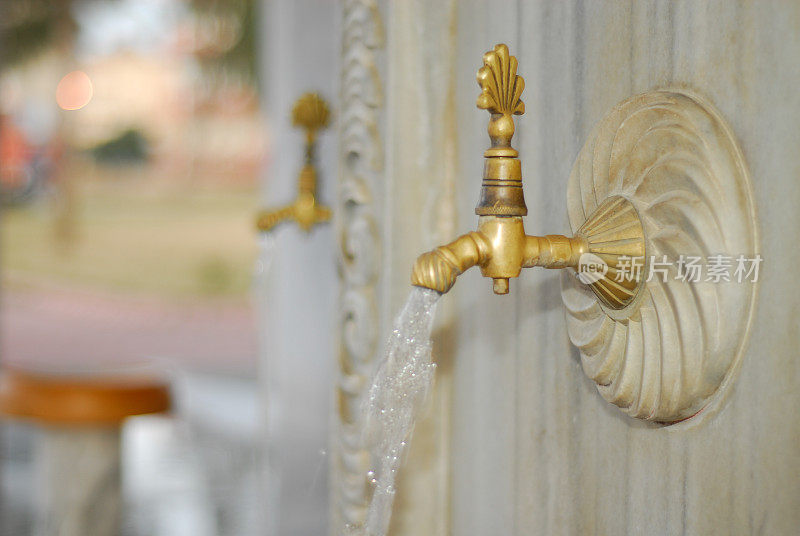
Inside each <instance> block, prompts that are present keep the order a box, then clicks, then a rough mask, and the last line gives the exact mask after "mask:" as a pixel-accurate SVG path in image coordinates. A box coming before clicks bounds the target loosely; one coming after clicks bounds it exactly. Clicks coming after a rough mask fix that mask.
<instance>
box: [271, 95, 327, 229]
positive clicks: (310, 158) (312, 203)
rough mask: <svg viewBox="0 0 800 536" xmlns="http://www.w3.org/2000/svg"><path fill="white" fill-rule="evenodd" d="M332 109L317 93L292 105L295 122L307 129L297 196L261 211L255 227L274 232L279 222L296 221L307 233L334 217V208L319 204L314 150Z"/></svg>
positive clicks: (296, 124) (305, 96) (293, 122)
mask: <svg viewBox="0 0 800 536" xmlns="http://www.w3.org/2000/svg"><path fill="white" fill-rule="evenodd" d="M329 119H330V111H329V110H328V105H327V103H326V102H325V101H324V100H323V99H322V98H321V97H320V96H319V95H317V94H316V93H306V94H304V95H302V96H301V97H300V98H299V99H298V100H297V102H295V105H294V108H292V124H293V125H294V126H296V127H300V128H303V129H304V130H305V131H306V149H305V159H304V163H303V167H302V169H301V170H300V174H299V176H298V178H297V182H298V194H297V199H295V200H294V202H293V203H291V204H290V205H287V206H284V207H281V208H279V209H275V210H269V211H264V212H261V213H260V214H259V215H258V219H257V221H256V226H257V227H258V230H259V231H271V230H272V229H274V228H275V227H276V226H277V225H279V224H280V223H283V222H286V221H291V220H294V221H296V222H297V225H298V226H300V228H301V229H302V230H304V231H306V232H308V231H310V230H311V228H312V227H313V226H314V225H316V224H318V223H323V222H326V221H328V220H330V219H331V210H330V209H329V208H328V207H326V206H323V205H319V204H317V197H316V195H317V169H316V167H315V150H316V141H317V131H319V130H322V129H323V128H325V127H327V126H328V122H329Z"/></svg>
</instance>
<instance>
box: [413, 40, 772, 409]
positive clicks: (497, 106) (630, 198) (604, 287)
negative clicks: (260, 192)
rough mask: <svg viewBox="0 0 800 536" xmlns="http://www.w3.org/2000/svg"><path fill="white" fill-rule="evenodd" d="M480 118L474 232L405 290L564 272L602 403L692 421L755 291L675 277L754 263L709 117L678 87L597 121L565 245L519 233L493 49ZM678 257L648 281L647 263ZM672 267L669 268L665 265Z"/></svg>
mask: <svg viewBox="0 0 800 536" xmlns="http://www.w3.org/2000/svg"><path fill="white" fill-rule="evenodd" d="M477 78H478V84H479V86H480V87H481V93H480V95H479V96H478V101H477V105H478V108H481V109H485V110H487V111H488V112H489V113H490V114H491V118H490V120H489V127H488V132H489V138H490V140H491V147H490V148H489V149H488V150H487V151H486V152H485V153H484V157H485V164H484V173H483V183H482V187H481V196H480V201H479V202H478V206H477V207H476V209H475V213H476V214H477V215H478V216H479V218H478V228H477V230H476V231H474V232H471V233H468V234H465V235H463V236H461V237H459V238H458V239H456V240H455V241H453V242H451V243H450V244H447V245H444V246H440V247H438V248H436V249H434V250H432V251H430V252H427V253H424V254H422V255H420V257H419V258H417V260H416V262H415V263H414V267H413V271H412V278H411V282H412V284H413V285H415V286H419V287H425V288H429V289H433V290H436V291H438V292H441V293H445V292H447V291H448V290H450V288H451V287H452V286H453V285H454V284H455V281H456V278H457V277H458V276H459V275H460V274H461V273H462V272H464V271H465V270H467V269H469V268H471V267H472V266H478V267H479V268H480V270H481V273H482V274H483V275H484V276H485V277H490V278H492V279H493V281H494V285H493V286H494V292H495V293H497V294H506V293H508V290H509V286H508V285H509V279H510V278H515V277H518V276H519V274H520V272H521V270H522V268H528V267H534V266H541V267H544V268H569V269H570V270H567V272H566V273H565V275H564V277H563V281H564V283H563V297H564V304H565V306H566V309H567V325H568V332H569V336H570V339H571V341H572V342H573V344H574V345H575V346H577V347H578V348H579V349H580V352H581V357H582V364H583V369H584V372H585V373H586V374H587V375H588V376H589V377H590V378H592V380H594V381H595V382H596V383H597V388H598V390H599V392H600V394H601V395H602V396H603V397H604V398H605V399H606V400H608V401H609V402H611V403H613V404H615V405H616V406H618V407H619V408H620V409H622V410H623V411H625V412H626V413H628V414H629V415H631V416H633V417H636V418H640V419H645V420H650V421H657V422H663V423H673V422H677V421H681V420H683V419H686V418H688V417H691V416H693V415H694V414H696V413H697V412H699V411H701V410H702V409H703V408H705V407H706V406H707V405H708V404H709V403H710V402H711V401H712V400H713V399H714V397H715V395H716V394H717V393H718V392H720V391H722V387H724V386H725V385H727V384H728V383H730V381H731V379H732V378H733V377H734V375H735V373H736V370H737V369H738V364H739V361H740V358H741V355H742V349H743V347H744V344H745V342H746V338H747V332H748V330H749V324H750V320H751V317H752V310H753V306H754V301H755V292H756V285H755V283H754V282H752V283H751V282H742V283H735V282H731V281H725V282H722V284H717V285H714V284H712V283H711V282H710V281H705V280H702V281H687V280H686V279H685V278H684V279H683V280H681V279H680V277H679V276H680V274H679V273H678V271H679V267H680V264H679V260H680V259H683V258H684V257H686V256H690V255H691V256H698V257H702V258H703V259H706V258H707V257H709V256H712V255H716V254H721V253H728V254H730V255H736V254H747V255H755V254H757V249H758V247H757V240H756V235H757V233H756V231H755V210H754V205H753V199H752V191H751V186H750V182H749V178H748V176H747V172H746V168H745V165H744V161H743V158H742V155H741V151H740V150H739V148H738V146H737V144H736V142H735V140H734V138H733V136H732V134H731V131H730V128H729V127H728V126H727V125H726V124H725V122H724V121H723V120H722V118H721V116H720V115H719V113H718V112H716V110H714V108H713V107H712V106H711V105H710V104H709V103H707V102H706V101H704V100H703V99H701V98H699V97H697V96H696V95H693V94H691V93H689V92H686V91H684V90H666V91H653V92H650V93H646V94H643V95H638V96H636V97H633V98H631V99H628V100H627V101H625V102H623V103H621V104H619V105H618V106H617V107H616V108H614V109H613V110H612V111H611V112H610V113H609V114H608V116H606V118H605V119H603V121H601V123H600V124H599V125H598V127H597V128H596V129H595V131H594V132H593V133H592V135H591V136H590V138H589V140H588V141H587V143H586V146H585V147H584V148H583V150H582V151H581V153H580V155H579V156H578V159H577V161H576V163H575V166H574V169H573V171H572V174H571V176H570V179H569V185H568V195H567V206H568V212H569V218H570V224H571V226H572V228H573V231H574V235H573V236H572V237H567V236H562V235H545V236H529V235H527V234H526V233H525V229H524V224H523V220H522V217H523V216H525V215H526V214H527V208H526V205H525V199H524V195H523V187H522V167H521V162H520V160H519V159H518V158H517V157H518V152H517V151H516V150H515V149H514V148H512V147H511V139H512V137H513V135H514V130H515V127H514V119H513V116H514V115H522V114H523V113H524V112H525V105H524V103H523V102H522V100H521V95H522V91H523V89H524V87H525V83H524V80H523V79H522V77H521V76H519V75H517V59H516V58H515V57H514V56H511V55H510V54H509V51H508V48H507V47H506V46H505V45H502V44H500V45H497V46H495V47H494V50H492V51H490V52H487V53H486V54H485V55H484V57H483V67H481V69H480V70H479V71H478V77H477ZM655 257H658V258H661V257H664V258H665V259H666V258H667V257H669V258H671V259H672V260H674V261H678V264H676V265H673V268H672V269H671V270H669V269H667V270H666V271H665V272H664V275H665V276H669V277H672V279H671V280H670V281H669V282H664V281H662V280H653V279H652V278H650V277H649V276H650V274H649V272H650V269H651V267H652V266H651V259H653V258H655ZM676 266H677V267H676Z"/></svg>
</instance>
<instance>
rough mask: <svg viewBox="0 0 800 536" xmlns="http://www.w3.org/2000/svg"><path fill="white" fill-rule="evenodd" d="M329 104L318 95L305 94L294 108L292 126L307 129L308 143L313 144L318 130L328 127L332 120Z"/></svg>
mask: <svg viewBox="0 0 800 536" xmlns="http://www.w3.org/2000/svg"><path fill="white" fill-rule="evenodd" d="M330 115H331V114H330V110H329V109H328V103H326V102H325V100H324V99H323V98H322V97H320V96H319V95H318V94H316V93H304V94H303V95H301V96H300V98H299V99H297V101H296V102H295V103H294V107H293V108H292V124H293V125H294V126H296V127H300V128H303V129H305V131H306V136H307V143H308V144H309V145H311V144H313V143H314V141H315V139H316V135H317V130H320V129H323V128H325V127H327V126H328V121H329V120H330Z"/></svg>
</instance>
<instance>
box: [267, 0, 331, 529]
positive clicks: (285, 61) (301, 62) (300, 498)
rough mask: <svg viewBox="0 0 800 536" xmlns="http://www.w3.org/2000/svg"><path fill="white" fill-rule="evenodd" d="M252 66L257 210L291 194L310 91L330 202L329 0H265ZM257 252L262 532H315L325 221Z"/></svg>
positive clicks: (325, 362)
mask: <svg viewBox="0 0 800 536" xmlns="http://www.w3.org/2000/svg"><path fill="white" fill-rule="evenodd" d="M263 7H264V9H263V15H262V16H263V24H262V31H261V33H260V35H261V36H262V51H263V54H262V58H263V61H262V65H261V69H262V71H261V73H262V76H261V80H262V84H263V94H264V102H263V108H264V110H265V112H266V124H267V125H268V129H269V132H268V135H269V141H270V150H271V153H270V155H269V161H268V166H267V169H266V170H265V173H264V185H265V187H264V196H263V203H264V206H265V207H277V206H279V205H283V204H286V203H288V202H290V201H292V200H294V198H295V196H296V194H297V173H298V172H299V170H300V167H301V166H302V163H303V144H304V141H305V138H304V135H303V133H302V132H301V131H299V130H297V129H295V128H294V127H292V125H291V110H292V106H293V105H294V102H295V100H296V99H297V98H298V97H299V96H300V95H301V94H302V93H305V92H307V91H316V92H318V93H320V94H321V95H322V96H323V97H324V98H325V99H326V100H327V101H328V102H329V103H330V106H331V111H332V120H333V124H332V125H331V126H330V127H329V128H328V130H326V131H323V132H322V133H321V135H320V137H319V140H318V148H317V151H318V153H317V163H318V168H319V171H320V172H319V180H320V184H319V185H318V196H319V199H320V200H321V201H322V202H324V203H325V204H328V205H330V204H332V203H333V192H334V189H335V188H334V181H335V175H336V172H335V169H336V157H335V155H336V146H337V142H336V127H335V122H336V121H337V109H336V104H335V103H336V97H337V94H338V57H339V55H338V32H337V28H338V20H339V19H338V16H339V9H338V6H337V5H336V4H335V3H333V2H328V1H325V0H300V1H294V0H285V1H284V0H274V1H270V2H266V3H265V5H264V6H263ZM272 234H273V235H274V237H273V239H274V244H272V245H271V246H269V247H267V246H265V247H264V248H263V250H262V255H261V263H262V264H261V268H260V269H261V270H262V272H263V273H262V275H261V276H260V277H261V284H260V285H259V287H260V289H261V290H260V295H259V297H258V301H259V303H260V309H261V311H262V316H261V318H262V321H261V326H262V328H263V338H262V345H261V347H262V356H261V374H260V377H261V384H262V393H263V395H264V398H263V400H264V408H265V422H266V425H267V450H268V455H269V456H268V458H269V464H268V466H267V468H266V474H265V477H264V482H265V485H266V486H267V490H268V500H267V504H266V505H264V506H265V507H267V511H266V516H267V524H268V527H269V531H270V532H268V533H269V534H280V535H293V534H294V535H307V534H324V533H325V532H326V530H327V526H328V523H327V514H328V507H327V503H328V491H327V483H328V482H327V464H328V458H327V456H328V440H329V433H330V428H329V422H330V412H331V404H332V397H333V386H332V384H331V377H332V375H333V369H334V357H333V356H334V332H333V322H334V318H335V315H336V312H335V310H336V304H335V296H336V294H335V292H336V285H337V283H336V275H335V274H336V271H335V253H334V246H333V241H334V235H333V231H332V229H331V225H330V224H328V225H323V226H318V227H315V228H314V229H312V231H311V232H310V233H309V234H305V233H303V232H302V231H300V230H299V228H298V227H297V226H296V225H294V224H286V225H284V226H281V227H279V228H278V229H277V231H275V232H274V233H272Z"/></svg>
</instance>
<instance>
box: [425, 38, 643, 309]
mask: <svg viewBox="0 0 800 536" xmlns="http://www.w3.org/2000/svg"><path fill="white" fill-rule="evenodd" d="M477 78H478V85H479V86H480V87H481V93H480V95H479V96H478V102H477V105H478V108H481V109H484V110H487V111H488V112H489V113H490V114H491V119H490V120H489V127H488V131H489V138H490V139H491V144H492V145H491V147H490V148H489V149H487V150H486V152H485V153H484V154H483V156H484V157H485V159H486V160H485V163H484V169H483V184H482V187H481V197H480V201H479V202H478V206H477V207H476V208H475V213H476V214H477V215H478V216H479V218H478V229H477V231H474V232H471V233H468V234H465V235H462V236H460V237H459V238H457V239H456V240H455V241H454V242H451V243H449V244H447V245H444V246H440V247H438V248H436V249H434V250H433V251H429V252H427V253H423V254H422V255H420V256H419V257H418V258H417V260H416V262H415V263H414V268H413V272H412V276H411V283H412V284H413V285H415V286H418V287H425V288H429V289H433V290H436V291H438V292H441V293H445V292H447V291H448V290H450V288H451V287H452V286H453V285H454V284H455V281H456V278H457V277H458V276H459V275H460V274H461V273H463V272H464V271H465V270H467V269H469V268H471V267H472V266H479V267H480V270H481V273H482V274H483V275H484V277H491V278H492V279H493V280H494V285H493V287H494V292H495V293H496V294H507V293H508V280H509V279H510V278H512V277H518V276H519V274H520V272H521V271H522V268H529V267H532V266H542V267H544V268H574V269H576V270H579V271H580V270H585V274H584V275H585V276H586V279H585V282H588V283H589V284H590V285H591V288H592V290H593V291H594V292H595V294H597V296H598V297H599V298H600V299H601V301H602V303H603V304H604V305H605V306H607V307H609V308H611V309H622V308H624V307H626V306H627V305H629V304H631V303H632V302H633V301H634V299H635V298H636V295H637V293H638V290H639V288H640V286H641V283H642V274H641V271H642V270H643V267H642V265H641V263H642V262H643V261H642V259H643V258H644V254H645V240H644V231H643V229H642V224H641V221H640V219H639V215H638V213H637V211H636V209H635V207H634V206H633V204H632V203H631V202H630V201H629V200H628V199H626V198H624V197H621V196H618V197H613V198H611V199H609V200H608V201H606V202H605V203H603V204H602V205H600V206H599V207H598V208H597V210H595V211H594V212H593V213H592V214H591V215H589V217H588V218H587V220H586V222H585V223H584V224H583V225H582V226H581V228H580V229H579V230H578V232H577V233H576V234H575V236H573V237H571V238H570V237H566V236H562V235H546V236H529V235H526V234H525V227H524V224H523V221H522V217H523V216H525V215H527V213H528V209H527V207H526V206H525V199H524V196H523V190H522V166H521V162H520V160H519V159H518V158H517V157H518V156H519V153H518V152H517V151H516V149H514V148H513V147H511V138H512V137H513V136H514V119H513V116H514V115H522V114H523V113H525V104H524V103H523V102H522V100H521V99H520V97H521V95H522V90H523V89H524V87H525V81H524V80H523V78H522V77H521V76H518V75H517V58H515V57H514V56H511V55H509V52H508V47H507V46H506V45H504V44H500V45H497V46H495V47H494V50H492V51H489V52H487V53H486V54H484V56H483V67H481V68H480V69H479V70H478V77H477ZM587 254H591V255H587ZM637 260H638V262H639V263H640V264H639V265H638V266H639V268H638V270H637V269H635V268H636V266H637V265H636V262H637ZM626 267H627V268H632V269H630V270H625V268H626ZM579 273H580V272H579ZM620 275H622V277H619V276H620ZM582 280H584V279H583V278H582Z"/></svg>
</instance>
